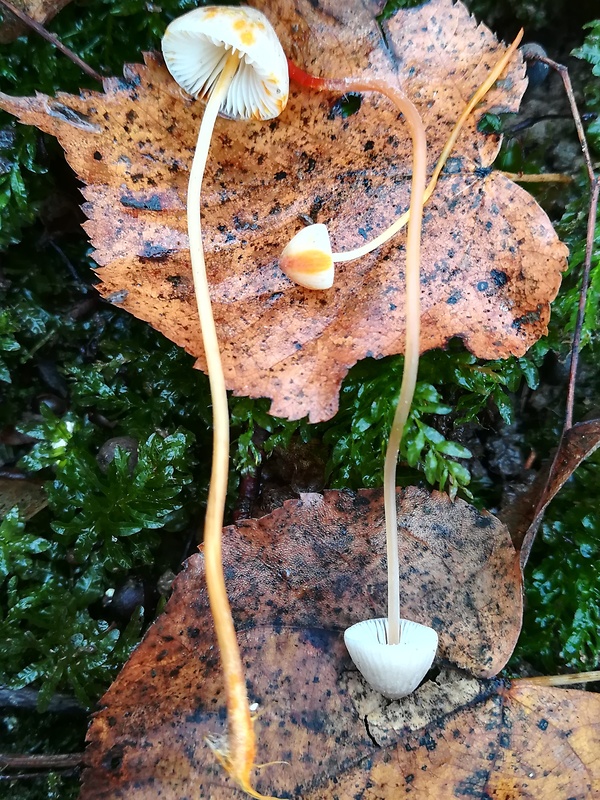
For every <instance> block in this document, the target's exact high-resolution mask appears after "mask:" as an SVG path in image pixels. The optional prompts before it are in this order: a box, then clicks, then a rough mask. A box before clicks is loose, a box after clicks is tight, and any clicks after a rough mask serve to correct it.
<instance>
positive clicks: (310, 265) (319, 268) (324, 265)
mask: <svg viewBox="0 0 600 800" xmlns="http://www.w3.org/2000/svg"><path fill="white" fill-rule="evenodd" d="M279 266H280V267H281V270H282V271H283V272H285V274H286V275H287V276H288V278H289V279H290V280H291V281H294V283H297V284H299V285H300V286H304V287H305V288H306V289H331V287H332V286H333V278H334V273H335V269H334V266H333V256H332V253H331V240H330V239H329V231H328V230H327V228H326V227H325V225H322V224H321V223H317V224H316V225H308V226H307V227H306V228H302V230H301V231H298V233H297V234H296V235H295V236H294V238H293V239H291V241H290V242H289V244H288V245H287V246H286V247H285V249H284V251H283V253H282V254H281V258H280V259H279Z"/></svg>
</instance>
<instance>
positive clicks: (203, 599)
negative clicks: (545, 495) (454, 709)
mask: <svg viewBox="0 0 600 800" xmlns="http://www.w3.org/2000/svg"><path fill="white" fill-rule="evenodd" d="M398 501H399V503H398V506H399V517H398V522H399V528H400V531H401V544H400V554H401V558H400V563H401V568H400V572H401V577H400V580H401V586H402V613H403V614H405V615H406V616H407V617H410V618H412V619H415V620H417V621H419V622H423V623H425V624H430V625H432V626H433V627H435V628H436V630H437V631H438V633H439V636H440V647H439V651H438V661H439V663H441V664H453V665H455V666H458V667H460V668H463V669H466V670H469V672H471V673H473V674H475V675H478V676H482V677H488V676H491V675H494V674H495V673H497V672H498V670H500V669H501V668H502V666H503V665H504V664H505V663H506V661H507V659H508V658H509V656H510V654H511V653H512V650H513V648H514V646H515V643H516V639H517V637H518V633H519V630H520V627H521V611H522V599H521V572H520V568H519V562H518V554H517V553H516V551H515V550H514V548H513V547H512V544H511V542H510V538H509V535H508V532H507V530H506V529H505V528H504V527H503V526H502V525H501V524H500V523H499V522H498V520H496V519H495V518H494V517H493V516H491V515H490V514H488V513H486V512H479V511H478V510H476V509H475V508H473V507H471V506H469V505H468V504H467V503H465V502H463V501H460V500H457V501H456V502H455V503H451V502H450V500H449V499H448V497H447V496H446V495H443V494H440V493H438V492H433V493H432V494H431V495H430V494H429V493H428V492H426V491H424V490H420V489H416V488H414V487H410V488H407V489H402V490H398ZM225 541H226V542H227V544H226V547H225V575H226V578H227V584H228V591H229V597H230V600H231V605H232V609H233V614H234V620H235V624H236V629H237V631H238V639H239V642H240V647H241V652H242V659H243V662H244V668H245V671H246V676H247V681H248V688H249V693H250V697H251V700H252V701H257V702H258V703H259V704H260V712H259V716H258V721H257V733H258V738H259V753H258V761H262V762H271V761H277V760H283V761H286V762H289V763H288V765H282V766H278V767H273V768H270V769H269V770H268V771H263V772H262V773H261V778H260V779H259V786H260V787H262V788H261V790H262V791H267V787H269V788H268V791H269V792H271V791H273V792H275V793H276V794H278V795H279V796H283V797H290V796H302V797H305V796H306V797H309V796H311V795H310V791H309V790H311V789H314V788H315V787H317V786H319V785H322V784H323V783H324V782H327V781H328V780H329V779H330V778H332V779H333V778H334V776H337V775H338V774H340V773H343V772H344V771H346V770H348V769H351V768H354V767H356V766H357V765H359V764H361V763H362V762H363V760H365V759H366V758H368V757H370V756H371V755H373V754H374V752H375V750H374V745H373V738H372V734H370V733H369V731H368V729H367V727H366V726H365V724H364V721H363V720H362V719H361V718H360V713H359V706H360V707H361V708H362V707H363V706H364V703H363V701H362V700H361V697H362V695H364V693H365V688H364V686H363V687H362V689H360V690H356V691H355V690H354V689H351V688H350V684H349V681H351V680H354V681H355V682H356V681H357V680H359V679H358V677H357V674H356V673H354V672H352V671H351V670H352V663H351V661H350V658H349V656H348V654H347V652H346V649H345V646H344V643H343V630H344V629H345V628H346V627H347V626H349V625H351V624H353V623H354V622H357V621H359V620H361V619H365V618H368V617H373V616H378V615H379V616H380V615H382V614H383V613H385V605H386V572H385V532H384V513H383V498H382V493H381V492H380V491H378V490H363V491H360V492H359V493H358V494H352V493H349V492H328V493H326V494H325V495H324V496H321V495H316V494H308V495H303V496H302V497H301V499H300V500H294V501H288V502H287V503H285V505H284V507H283V508H280V509H277V510H276V511H274V512H273V513H272V514H270V515H269V516H267V517H263V518H262V519H260V520H249V521H245V522H243V523H239V524H238V526H236V527H231V528H228V529H226V530H225ZM471 680H473V681H474V682H475V683H476V684H477V680H475V679H471ZM436 691H437V690H436ZM438 693H439V692H438ZM101 705H102V706H103V709H102V711H100V712H99V714H97V715H96V716H95V718H94V721H93V723H92V726H91V728H90V732H89V742H90V744H89V748H88V754H87V763H88V764H89V765H90V769H88V770H87V771H86V775H85V781H84V790H83V794H82V796H81V800H92V798H93V799H94V800H96V798H116V797H122V796H128V795H129V793H130V792H132V791H133V788H134V787H135V793H136V797H139V798H155V797H156V798H158V797H160V798H164V799H166V798H172V799H173V800H175V798H177V800H181V798H182V797H184V796H195V797H198V796H200V797H210V798H215V800H216V798H219V797H231V796H232V794H233V795H234V796H236V795H235V790H234V789H233V788H232V785H231V783H230V782H229V779H228V778H227V777H226V774H225V772H224V771H222V770H221V769H220V767H219V766H218V765H217V762H216V761H215V759H214V756H213V754H212V753H211V751H210V749H209V748H208V746H207V745H206V742H205V737H206V736H207V735H209V734H221V733H223V731H224V725H225V704H224V698H223V687H222V677H221V672H220V668H219V661H218V657H217V652H216V643H215V639H214V631H213V625H212V620H211V617H210V614H209V610H208V600H207V596H206V588H205V584H204V579H203V557H202V555H201V554H200V555H197V556H193V557H192V558H191V559H190V560H189V561H188V562H187V566H186V569H185V570H184V572H183V573H182V574H181V575H180V576H179V577H178V578H177V580H176V582H175V586H174V595H173V597H172V598H171V600H170V601H169V603H168V605H167V608H166V610H165V613H164V614H163V615H162V616H161V617H160V618H159V619H158V620H157V622H156V623H155V624H154V626H153V627H152V629H151V630H150V632H149V633H148V634H147V636H146V638H145V639H144V641H143V643H142V644H141V645H140V647H138V649H137V650H136V651H135V652H134V653H133V655H132V657H131V659H130V660H129V662H128V663H127V665H126V666H125V668H124V670H123V671H122V673H121V675H120V676H119V678H118V679H117V681H116V682H115V683H114V684H113V686H112V687H111V689H109V691H108V693H107V694H106V695H105V696H104V698H103V699H102V701H101ZM361 769H365V767H364V765H363V766H362V767H361ZM290 793H291V794H290ZM327 796H329V795H327ZM332 796H333V795H332ZM342 796H344V797H345V796H350V795H342ZM352 796H354V795H352ZM391 796H392V795H390V797H391Z"/></svg>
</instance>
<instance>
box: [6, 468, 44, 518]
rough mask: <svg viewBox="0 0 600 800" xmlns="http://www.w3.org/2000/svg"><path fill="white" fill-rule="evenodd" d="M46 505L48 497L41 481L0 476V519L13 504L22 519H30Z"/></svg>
mask: <svg viewBox="0 0 600 800" xmlns="http://www.w3.org/2000/svg"><path fill="white" fill-rule="evenodd" d="M47 505H48V498H47V497H46V492H45V491H44V489H43V486H42V484H41V483H39V482H36V481H30V480H11V479H8V478H0V521H2V520H3V519H4V517H5V516H6V515H7V513H8V512H9V511H10V510H11V508H14V507H15V506H18V508H19V511H20V513H21V516H22V517H23V519H31V517H34V516H35V515H36V514H37V513H38V511H41V510H42V509H43V508H46V506H47Z"/></svg>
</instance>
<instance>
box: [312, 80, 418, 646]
mask: <svg viewBox="0 0 600 800" xmlns="http://www.w3.org/2000/svg"><path fill="white" fill-rule="evenodd" d="M318 80H322V81H323V86H322V88H323V89H327V90H330V91H342V92H364V91H369V92H379V93H381V94H383V95H385V96H386V97H387V98H388V99H389V100H391V101H392V103H394V105H395V106H396V107H397V108H398V109H399V110H400V111H401V113H402V114H403V115H404V118H405V119H406V122H407V125H408V128H409V131H410V136H411V139H412V149H413V159H412V161H413V170H412V182H411V189H410V208H409V212H410V216H409V220H408V231H407V237H406V268H405V282H406V290H405V292H406V293H405V297H406V302H405V308H406V312H405V313H406V343H405V349H404V354H405V357H404V372H403V373H402V384H401V386H400V397H399V399H398V406H397V408H396V413H395V416H394V422H393V424H392V430H391V432H390V437H389V440H388V445H387V450H386V456H385V465H384V471H383V493H384V506H385V528H386V544H387V563H388V644H398V643H399V641H400V568H399V560H398V524H397V511H396V464H397V461H398V450H399V448H400V442H401V440H402V432H403V431H404V425H405V424H406V420H407V418H408V413H409V411H410V406H411V403H412V399H413V395H414V392H415V384H416V381H417V372H418V369H419V350H420V346H419V342H420V330H421V281H420V259H421V224H422V221H423V203H424V194H425V184H426V181H427V139H426V136H425V126H424V125H423V121H422V119H421V115H420V114H419V112H418V110H417V108H416V107H415V105H414V104H413V103H412V102H411V101H410V100H409V99H408V97H406V95H405V94H403V93H402V92H401V91H400V90H399V89H396V88H394V87H392V86H390V85H389V84H387V83H384V82H383V81H377V80H373V81H362V80H354V79H345V80H330V79H328V78H324V79H318Z"/></svg>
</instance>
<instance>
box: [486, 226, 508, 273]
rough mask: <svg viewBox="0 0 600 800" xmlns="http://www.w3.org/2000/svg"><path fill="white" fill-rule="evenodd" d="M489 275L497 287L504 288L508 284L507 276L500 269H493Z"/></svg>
mask: <svg viewBox="0 0 600 800" xmlns="http://www.w3.org/2000/svg"><path fill="white" fill-rule="evenodd" d="M490 227H491V223H490ZM490 275H491V276H492V280H493V281H494V283H495V284H496V286H498V287H500V286H505V285H506V283H507V282H508V276H507V274H506V272H502V270H500V269H493V270H492V271H491V272H490Z"/></svg>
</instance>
